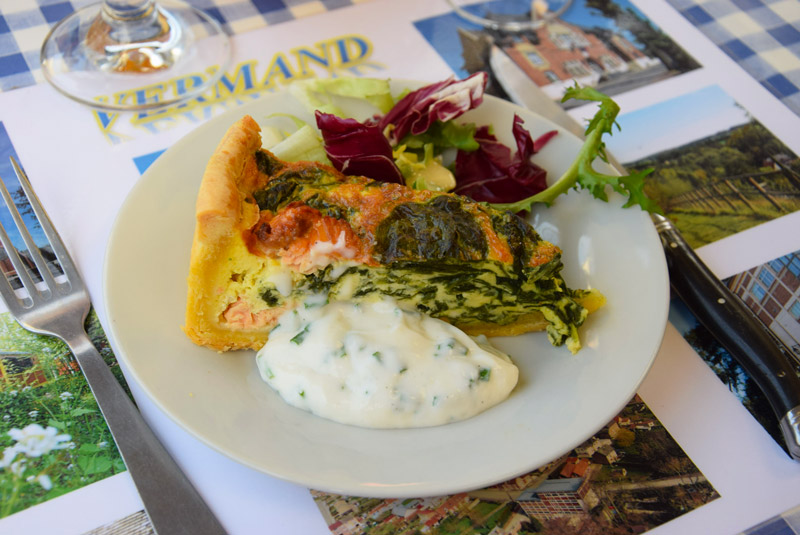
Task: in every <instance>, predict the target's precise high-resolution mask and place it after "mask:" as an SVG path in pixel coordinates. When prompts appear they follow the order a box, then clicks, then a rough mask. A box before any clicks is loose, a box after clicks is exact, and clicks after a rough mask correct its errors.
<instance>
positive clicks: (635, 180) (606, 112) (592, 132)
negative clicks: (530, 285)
mask: <svg viewBox="0 0 800 535" xmlns="http://www.w3.org/2000/svg"><path fill="white" fill-rule="evenodd" d="M572 98H574V99H577V100H589V101H596V102H599V104H600V105H599V109H598V111H597V113H596V114H595V116H594V117H593V118H592V120H591V121H590V122H589V125H588V126H587V128H586V133H585V134H586V139H585V141H584V143H583V146H582V147H581V149H580V151H579V152H578V154H577V156H576V157H575V160H574V161H573V162H572V164H571V165H570V166H569V168H567V170H566V171H565V172H564V174H562V175H561V177H559V179H558V180H556V181H555V182H554V183H553V184H552V185H550V186H548V187H547V189H545V190H543V191H541V192H539V193H537V194H536V195H532V196H530V197H527V198H525V199H522V200H519V201H516V202H513V203H499V204H492V205H491V206H493V207H495V208H499V209H501V210H510V211H512V212H522V211H530V209H531V207H532V206H533V205H534V204H537V203H543V204H546V205H548V206H549V205H551V204H552V203H553V201H554V200H555V199H556V197H558V196H559V195H561V194H562V193H567V192H568V191H569V190H570V189H575V190H580V189H584V190H588V191H589V192H590V193H591V194H592V195H593V196H594V197H595V198H597V199H600V200H603V201H608V195H607V194H606V188H607V187H610V188H611V189H612V190H614V191H616V192H617V193H620V194H622V195H624V196H625V197H627V201H626V202H625V204H624V207H625V208H627V207H630V206H636V205H638V206H641V207H642V209H643V210H646V211H648V212H656V213H661V208H660V207H659V206H658V205H657V204H656V203H655V202H654V201H653V200H651V199H650V198H649V197H647V195H646V194H645V193H644V179H645V177H646V176H647V175H648V174H650V173H651V172H652V171H653V170H652V169H645V170H642V171H637V172H634V173H631V174H629V175H624V176H617V175H611V174H606V173H601V172H599V171H597V170H595V169H594V167H593V163H594V161H595V160H596V159H597V158H600V159H601V160H602V161H604V162H606V163H608V156H607V154H606V150H605V142H604V141H603V136H604V135H605V134H612V130H613V127H614V126H615V125H616V127H617V129H619V124H617V122H616V119H617V114H618V113H619V105H618V104H617V103H616V102H614V101H613V100H612V99H611V97H609V96H608V95H605V94H603V93H601V92H600V91H597V90H596V89H594V88H591V87H580V86H578V85H577V84H576V85H575V86H574V87H571V88H569V89H568V90H567V91H566V92H565V94H564V98H563V99H562V100H561V101H562V102H565V101H567V100H569V99H572Z"/></svg>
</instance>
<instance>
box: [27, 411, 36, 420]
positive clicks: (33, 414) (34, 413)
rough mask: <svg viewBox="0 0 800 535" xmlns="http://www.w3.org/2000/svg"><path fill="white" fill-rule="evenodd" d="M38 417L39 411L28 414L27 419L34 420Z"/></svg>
mask: <svg viewBox="0 0 800 535" xmlns="http://www.w3.org/2000/svg"><path fill="white" fill-rule="evenodd" d="M38 416H39V411H30V412H29V413H28V417H29V418H36V417H38Z"/></svg>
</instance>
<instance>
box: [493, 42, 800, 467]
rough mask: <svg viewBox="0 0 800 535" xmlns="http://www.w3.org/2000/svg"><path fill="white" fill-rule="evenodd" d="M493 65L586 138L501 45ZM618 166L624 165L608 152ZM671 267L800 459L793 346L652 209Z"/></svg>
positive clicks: (681, 291)
mask: <svg viewBox="0 0 800 535" xmlns="http://www.w3.org/2000/svg"><path fill="white" fill-rule="evenodd" d="M489 67H490V68H491V69H492V74H493V76H494V79H495V80H496V81H497V82H498V83H499V85H500V86H501V87H502V88H503V90H504V91H505V92H506V94H507V95H508V96H509V97H510V98H511V100H513V101H514V102H515V103H516V104H519V105H521V106H523V107H526V108H528V109H530V110H531V111H534V112H536V113H538V114H539V115H541V116H543V117H545V118H546V119H549V120H551V121H552V122H554V123H555V124H557V125H559V126H561V127H562V128H564V129H566V130H567V131H569V132H571V133H574V134H577V135H578V136H579V137H581V138H583V135H582V134H583V132H582V130H583V129H582V128H581V127H580V125H578V123H577V122H576V121H575V120H574V119H573V118H572V116H570V115H569V114H568V113H567V112H566V111H564V109H563V108H562V107H561V106H560V105H559V104H558V103H556V102H555V101H554V100H553V99H552V98H551V97H550V96H548V95H547V94H546V93H545V92H544V91H543V90H542V89H541V88H539V86H537V85H536V84H535V83H534V82H533V81H532V80H531V79H530V78H529V77H528V76H527V75H526V74H525V73H524V72H523V71H522V69H520V68H519V66H517V65H516V64H515V63H514V62H513V61H511V60H510V58H509V57H508V56H507V55H506V54H505V53H504V52H503V51H502V50H500V49H499V48H497V47H496V46H493V47H492V49H491V51H490V55H489ZM609 161H610V163H611V164H612V165H613V166H614V167H615V168H616V169H617V170H622V169H623V167H622V166H621V165H619V164H618V163H617V162H615V161H614V160H613V158H612V157H611V155H609ZM651 216H652V219H653V223H654V224H655V227H656V230H657V231H658V235H659V237H660V238H661V243H662V245H663V247H664V255H665V257H666V259H667V267H668V269H669V278H670V286H671V287H672V290H673V292H674V293H675V294H676V295H677V296H679V297H680V298H681V299H682V300H683V301H684V303H685V304H686V306H687V307H688V308H689V310H690V311H691V312H692V313H693V314H694V315H695V317H696V318H697V320H698V321H699V322H700V323H701V324H702V325H703V326H705V327H706V328H707V329H708V330H709V331H710V332H711V333H712V334H713V335H714V337H715V338H716V339H717V340H718V341H719V343H720V344H721V345H722V346H723V347H724V348H725V349H726V350H727V351H728V353H730V355H731V356H732V357H733V358H734V359H735V360H736V361H737V362H738V363H739V365H741V366H742V368H744V369H745V371H746V372H747V373H748V374H749V375H750V377H752V379H753V380H754V381H755V382H756V384H757V385H758V387H759V388H760V389H761V390H762V392H764V395H765V396H766V398H767V400H768V401H769V403H770V406H771V407H772V409H773V411H774V412H775V415H776V417H777V419H778V421H779V425H780V429H781V433H782V435H783V438H784V441H785V443H786V449H787V451H788V453H789V455H790V456H791V457H792V458H793V459H794V460H796V461H800V375H798V365H797V361H796V360H795V358H794V357H793V355H792V354H791V353H790V351H789V350H788V349H787V348H786V347H785V346H784V345H783V344H782V343H781V341H780V340H778V339H777V337H776V336H775V335H773V334H772V332H771V331H770V330H769V329H768V328H767V327H766V326H765V325H764V323H763V322H762V321H761V320H760V319H758V317H757V316H756V315H755V314H754V313H753V312H752V311H751V310H750V309H749V308H748V307H747V305H745V304H744V302H742V300H741V299H740V298H739V297H738V296H737V295H736V294H734V293H733V292H731V291H730V289H728V287H727V286H726V285H725V284H723V283H722V281H720V280H719V278H718V277H717V276H716V275H714V273H713V272H712V271H711V270H710V269H709V268H708V267H707V266H706V265H705V263H703V261H702V260H701V259H700V257H699V256H697V254H696V253H695V252H694V250H693V249H692V248H691V247H690V246H689V244H688V243H687V242H686V240H685V239H684V238H683V236H681V233H680V232H679V231H678V229H677V228H676V227H675V225H674V224H673V223H672V222H671V221H670V220H669V219H667V218H666V217H664V216H662V215H659V214H651Z"/></svg>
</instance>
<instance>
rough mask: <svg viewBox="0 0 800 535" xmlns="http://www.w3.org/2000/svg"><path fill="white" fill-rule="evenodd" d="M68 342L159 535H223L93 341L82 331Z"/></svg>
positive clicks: (212, 516)
mask: <svg viewBox="0 0 800 535" xmlns="http://www.w3.org/2000/svg"><path fill="white" fill-rule="evenodd" d="M65 342H66V343H67V345H68V346H69V348H70V349H71V350H72V352H73V354H74V355H75V358H76V359H77V361H78V364H79V365H80V367H81V369H82V370H83V373H84V375H85V376H86V380H87V382H88V383H89V386H90V387H91V389H92V393H93V394H94V397H95V399H96V400H97V404H98V405H99V407H100V411H101V412H102V413H103V417H104V418H105V419H106V422H107V423H108V427H109V429H110V430H111V434H112V436H113V437H114V442H116V444H117V449H118V450H119V452H120V454H121V455H122V459H123V460H124V461H125V464H126V465H127V467H128V472H129V473H130V476H131V478H132V479H133V482H134V484H135V485H136V489H137V490H138V491H139V495H140V496H141V498H142V502H143V503H144V508H145V511H146V513H147V515H148V516H149V518H150V523H151V524H152V526H153V529H154V530H155V532H156V533H157V534H159V535H173V534H175V535H179V534H186V535H222V534H225V530H224V529H223V527H222V525H221V524H220V523H219V521H218V520H217V519H216V517H215V516H214V514H213V513H212V512H211V510H210V509H209V508H208V505H206V503H205V502H204V501H203V499H202V497H201V496H200V494H199V493H198V492H197V490H196V489H195V488H194V487H193V486H192V484H191V482H190V481H189V480H188V478H187V477H186V475H185V474H184V473H183V471H182V470H181V469H180V468H179V467H178V465H177V464H176V463H175V461H174V460H173V459H172V457H171V456H170V454H169V452H167V450H166V448H164V446H163V445H162V444H161V442H160V441H159V440H158V438H157V437H156V435H155V434H154V433H153V431H152V429H150V427H149V426H148V425H147V423H146V422H145V421H144V418H143V417H142V415H141V413H140V412H139V410H138V409H137V408H136V406H135V405H134V404H133V402H132V401H131V399H130V397H128V394H127V393H126V392H125V390H124V389H123V388H122V386H121V385H120V383H119V382H118V381H117V379H116V377H114V374H113V373H111V369H110V368H109V367H108V365H107V364H106V362H105V361H104V360H103V357H101V356H100V353H98V351H97V349H95V347H94V344H92V342H91V340H90V339H89V337H88V336H87V335H86V334H85V333H84V332H80V333H78V334H76V335H75V336H74V337H73V338H72V339H69V340H65Z"/></svg>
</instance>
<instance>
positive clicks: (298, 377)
mask: <svg viewBox="0 0 800 535" xmlns="http://www.w3.org/2000/svg"><path fill="white" fill-rule="evenodd" d="M323 299H324V298H323ZM256 362H257V363H258V369H259V371H260V373H261V377H262V378H263V379H264V381H266V382H267V383H268V384H269V385H270V386H271V387H272V388H273V389H275V390H276V391H277V392H278V394H280V396H281V397H282V398H283V399H284V400H285V401H286V402H287V403H289V404H290V405H293V406H295V407H298V408H301V409H304V410H307V411H310V412H312V413H314V414H316V415H318V416H321V417H323V418H328V419H330V420H335V421H337V422H341V423H346V424H352V425H358V426H362V427H375V428H405V427H427V426H434V425H440V424H445V423H449V422H454V421H458V420H463V419H466V418H470V417H471V416H474V415H476V414H478V413H480V412H482V411H484V410H486V409H488V408H489V407H492V406H494V405H496V404H498V403H500V402H501V401H503V400H504V399H506V398H507V397H508V395H509V393H510V392H511V391H512V390H513V388H514V386H515V385H516V384H517V378H518V376H519V372H518V370H517V367H516V366H514V364H513V363H512V362H511V359H509V358H508V356H507V355H505V354H503V353H501V352H500V351H498V350H497V349H495V348H494V347H492V346H491V345H489V343H488V341H487V340H486V338H485V337H478V338H472V337H470V336H468V335H467V334H465V333H464V332H463V331H461V330H459V329H457V328H456V327H453V326H452V325H450V324H448V323H445V322H443V321H441V320H438V319H434V318H431V317H429V316H425V315H423V314H420V313H418V312H416V311H408V310H404V309H401V308H400V307H398V306H397V302H396V301H395V300H394V299H392V298H389V297H384V298H382V299H381V300H378V301H374V302H364V303H358V304H356V303H352V302H345V301H338V302H334V303H330V304H324V302H320V300H319V299H317V301H316V302H314V299H312V300H310V301H306V303H305V305H304V306H303V305H301V306H300V307H299V308H297V309H295V310H290V311H288V312H285V313H284V314H283V315H282V316H281V318H280V321H279V324H278V326H277V327H276V328H275V329H274V330H273V331H272V333H271V334H270V337H269V341H268V342H267V343H266V345H265V346H264V347H263V349H261V350H260V351H259V352H258V354H257V356H256Z"/></svg>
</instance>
